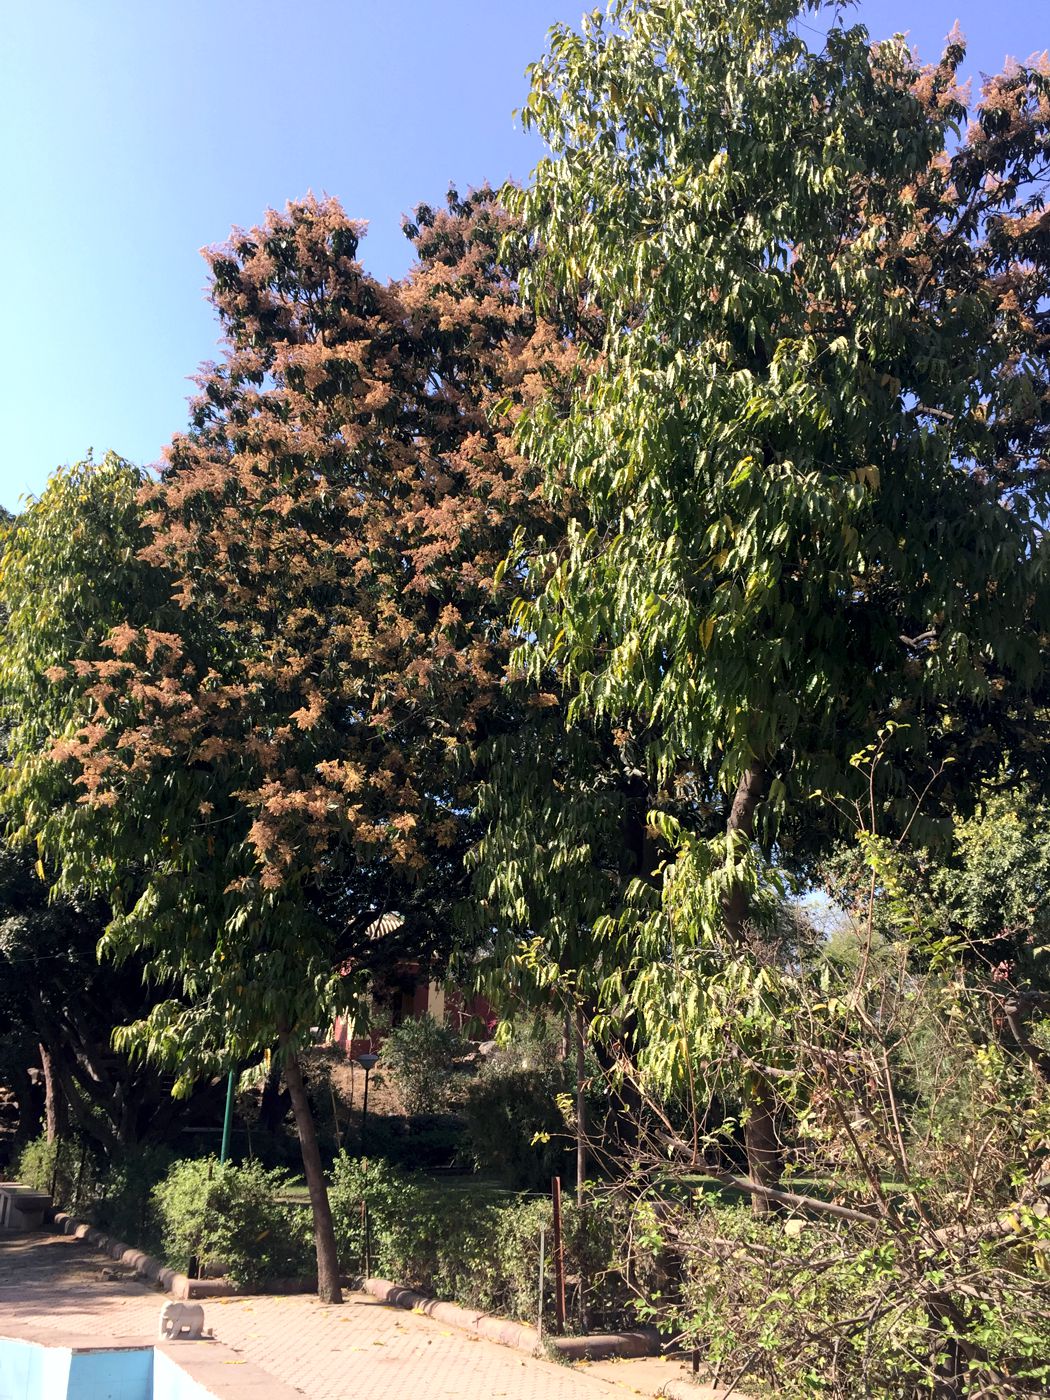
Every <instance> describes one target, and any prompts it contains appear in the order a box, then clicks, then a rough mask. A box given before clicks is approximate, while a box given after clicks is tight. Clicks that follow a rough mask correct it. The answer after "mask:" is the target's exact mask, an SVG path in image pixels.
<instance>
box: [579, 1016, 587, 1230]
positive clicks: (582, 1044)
mask: <svg viewBox="0 0 1050 1400" xmlns="http://www.w3.org/2000/svg"><path fill="white" fill-rule="evenodd" d="M586 1034H587V1018H586V1017H585V1016H584V1014H583V1008H582V1007H579V1006H578V1007H577V1008H576V1204H577V1205H578V1206H582V1205H583V1183H584V1182H585V1181H586V1180H587V1103H586V1099H585V1098H584V1092H583V1085H584V1079H585V1077H586V1047H587V1041H586Z"/></svg>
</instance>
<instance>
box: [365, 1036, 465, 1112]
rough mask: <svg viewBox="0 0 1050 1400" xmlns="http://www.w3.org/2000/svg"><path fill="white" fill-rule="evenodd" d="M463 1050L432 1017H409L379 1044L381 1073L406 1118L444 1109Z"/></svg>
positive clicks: (456, 1040) (456, 1039) (458, 1040)
mask: <svg viewBox="0 0 1050 1400" xmlns="http://www.w3.org/2000/svg"><path fill="white" fill-rule="evenodd" d="M463 1050H464V1046H463V1042H462V1041H461V1040H460V1038H459V1036H458V1035H456V1033H455V1031H452V1030H450V1029H449V1028H448V1026H443V1025H439V1024H438V1022H437V1021H435V1020H434V1018H433V1016H430V1015H427V1016H419V1017H410V1018H409V1019H407V1020H404V1021H402V1022H401V1024H400V1025H399V1026H395V1027H394V1029H393V1030H392V1031H391V1032H390V1034H389V1035H388V1036H387V1038H386V1040H385V1041H384V1042H383V1069H384V1070H386V1071H387V1072H388V1073H389V1074H390V1075H391V1076H392V1077H393V1079H394V1082H395V1083H396V1085H397V1089H398V1093H399V1094H400V1095H401V1101H402V1103H403V1104H404V1108H405V1112H406V1113H407V1114H409V1116H412V1115H414V1114H418V1113H438V1112H440V1111H441V1109H443V1108H444V1107H445V1105H446V1104H447V1103H448V1097H449V1089H450V1087H451V1083H452V1074H453V1070H454V1069H455V1062H456V1059H457V1057H458V1056H460V1055H462V1054H463Z"/></svg>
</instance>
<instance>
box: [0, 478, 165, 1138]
mask: <svg viewBox="0 0 1050 1400" xmlns="http://www.w3.org/2000/svg"><path fill="white" fill-rule="evenodd" d="M144 479H145V478H144V475H143V473H142V472H140V471H139V470H138V468H136V467H133V466H132V465H131V464H130V463H128V462H125V461H123V460H122V459H121V458H119V457H117V456H116V455H115V454H113V453H107V454H106V456H105V457H104V458H103V460H102V461H101V462H97V463H96V462H94V461H93V460H92V459H91V458H88V459H87V460H86V461H83V462H79V463H77V464H75V465H74V466H72V467H69V468H64V469H61V470H59V471H58V472H56V473H55V474H54V476H53V477H52V478H51V480H50V482H49V483H48V486H47V488H46V489H45V491H44V492H43V494H42V495H41V496H40V497H39V498H38V499H34V500H31V501H30V502H29V503H28V504H27V506H26V507H25V509H24V511H23V512H22V514H21V515H20V516H19V517H18V518H17V519H14V520H12V521H10V522H9V524H8V526H7V529H6V530H5V533H4V539H3V544H2V551H0V615H2V617H3V630H2V637H0V727H2V732H3V741H2V742H3V747H4V751H5V757H6V759H7V763H6V765H5V768H4V770H3V791H2V800H3V812H4V817H5V821H6V825H7V828H8V832H9V834H10V835H11V836H12V837H13V840H14V843H15V844H14V846H13V847H8V846H5V847H3V848H0V997H2V1000H3V1006H4V1018H5V1021H6V1022H7V1024H8V1028H9V1029H8V1035H9V1036H12V1037H14V1039H15V1042H16V1044H15V1045H14V1046H13V1047H12V1053H11V1060H12V1066H11V1067H12V1070H13V1072H15V1073H16V1074H17V1075H18V1077H19V1078H20V1079H21V1080H22V1087H23V1090H24V1088H25V1080H24V1073H25V1069H26V1066H27V1065H29V1064H30V1063H32V1061H33V1060H35V1059H36V1058H37V1056H38V1054H39V1057H40V1058H41V1060H42V1062H43V1072H44V1079H45V1083H46V1088H47V1124H48V1131H49V1134H54V1133H55V1132H56V1131H58V1130H59V1129H61V1128H62V1127H64V1126H65V1125H66V1124H67V1123H71V1124H72V1125H73V1126H75V1128H76V1130H77V1131H78V1132H79V1133H81V1134H82V1135H83V1136H84V1137H85V1138H86V1139H87V1140H89V1141H91V1142H92V1143H93V1144H94V1145H95V1147H96V1148H97V1149H98V1150H100V1151H102V1152H105V1153H107V1154H109V1155H113V1154H115V1153H116V1152H117V1151H118V1150H120V1149H122V1148H125V1147H127V1146H128V1145H130V1144H133V1143H135V1142H136V1141H137V1140H138V1139H139V1137H140V1135H141V1134H142V1132H143V1131H144V1129H145V1127H146V1126H147V1125H148V1126H149V1128H150V1130H151V1131H153V1132H154V1133H160V1134H163V1133H164V1132H165V1131H166V1130H170V1129H171V1128H172V1126H173V1125H174V1123H175V1121H176V1119H177V1117H178V1116H179V1114H180V1112H182V1111H183V1105H180V1104H176V1103H174V1102H172V1100H171V1097H170V1093H169V1092H168V1091H169V1089H170V1080H168V1081H165V1080H164V1079H163V1078H162V1077H161V1076H158V1075H157V1073H156V1072H155V1071H154V1070H152V1069H149V1070H147V1069H145V1068H144V1067H143V1066H141V1065H137V1066H136V1065H134V1064H132V1063H131V1062H130V1061H129V1059H128V1058H127V1056H125V1055H123V1054H120V1053H114V1051H113V1048H112V1046H111V1044H110V1040H111V1036H112V1032H113V1030H114V1028H115V1027H116V1026H117V1025H119V1024H120V1022H121V1021H122V1020H126V1019H131V1018H132V1017H134V1016H138V1015H141V1014H142V1008H143V1004H144V1001H148V998H149V995H150V990H151V989H150V988H149V987H148V986H146V987H144V981H145V977H144V973H145V968H144V966H143V963H142V961H141V960H139V959H136V958H131V959H129V960H128V962H127V963H126V965H125V966H123V967H121V968H119V969H113V968H110V969H107V970H105V971H102V970H100V968H99V966H98V959H97V956H96V945H97V944H98V941H99V939H100V937H101V936H102V934H103V932H104V930H105V928H106V925H107V923H108V921H109V917H110V910H109V908H108V906H107V905H106V903H105V902H104V900H102V899H100V898H99V897H98V896H97V895H94V894H92V892H91V889H90V888H89V886H88V884H86V883H83V884H78V883H76V882H75V881H71V882H69V884H68V887H67V889H66V892H65V893H64V894H62V895H56V894H55V892H54V891H53V890H52V888H51V886H50V883H49V880H48V874H49V871H48V870H47V869H46V868H45V865H44V861H43V860H42V859H41V860H36V861H35V862H34V858H33V854H32V853H31V852H30V851H26V850H24V849H19V847H20V846H24V845H25V844H26V843H27V842H29V843H31V842H32V840H33V838H34V837H35V835H36V833H37V832H38V831H39V830H40V829H41V827H42V826H44V825H46V823H47V822H48V821H49V820H50V819H51V818H53V817H54V816H55V815H56V814H59V813H63V812H67V810H68V809H69V804H70V803H71V801H72V799H74V798H75V796H76V794H75V791H74V789H73V788H72V787H71V785H70V783H69V781H68V779H67V778H66V777H65V776H64V775H63V774H62V773H61V771H60V770H58V769H56V767H55V766H54V765H53V764H52V763H50V762H49V758H48V756H49V751H50V749H51V746H52V745H53V744H54V743H55V742H56V741H60V740H61V739H63V738H66V737H68V736H69V735H70V734H71V733H73V732H75V730H76V728H77V726H78V725H79V724H80V723H81V721H82V719H83V718H84V714H85V711H84V708H83V705H84V699H85V697H84V696H83V694H82V690H81V683H80V679H79V678H78V676H77V671H78V669H79V671H80V672H81V673H87V672H89V671H90V670H91V667H92V665H93V664H94V663H95V662H97V661H100V660H101V659H102V658H103V657H104V655H105V653H104V651H103V642H104V640H105V638H106V636H107V634H108V632H109V630H110V628H111V627H112V626H113V624H114V623H115V622H116V621H118V620H121V619H126V618H127V617H128V616H129V609H130V610H132V611H131V615H133V616H137V617H139V618H146V617H155V616H156V615H157V609H158V607H159V606H160V605H161V602H162V600H163V598H164V596H165V593H166V587H165V583H164V580H163V578H160V577H158V576H157V575H156V571H155V570H153V569H152V568H150V567H149V566H146V565H144V564H143V563H142V562H141V561H140V560H139V559H138V558H137V554H138V551H139V549H140V548H141V547H142V545H143V543H144V542H145V538H146V536H145V532H144V530H143V527H142V522H141V516H140V511H139V507H138V503H137V502H138V494H139V492H140V490H141V488H142V485H143V482H144ZM135 610H137V611H135ZM70 816H71V818H72V820H74V821H76V812H75V804H74V810H73V811H72V812H70ZM120 879H121V882H122V883H123V885H124V887H125V888H129V889H131V888H134V887H135V885H136V883H140V882H139V875H138V872H136V871H135V870H134V869H132V868H129V867H124V868H123V869H122V870H121V874H120ZM91 883H92V884H93V885H94V887H95V888H96V889H100V888H102V886H103V885H104V884H105V881H104V880H100V879H97V878H96V879H94V880H93V881H92V882H91ZM16 1058H17V1061H18V1063H17V1064H16V1063H14V1061H15V1060H16Z"/></svg>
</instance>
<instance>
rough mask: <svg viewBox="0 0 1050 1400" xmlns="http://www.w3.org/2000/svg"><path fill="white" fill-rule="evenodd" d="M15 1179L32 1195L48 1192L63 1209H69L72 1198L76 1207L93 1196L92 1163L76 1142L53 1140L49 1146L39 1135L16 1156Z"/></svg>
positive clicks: (92, 1159) (93, 1173)
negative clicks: (31, 1188) (27, 1187)
mask: <svg viewBox="0 0 1050 1400" xmlns="http://www.w3.org/2000/svg"><path fill="white" fill-rule="evenodd" d="M81 1163H83V1169H81ZM15 1175H16V1176H17V1177H18V1180H19V1181H21V1182H23V1183H24V1184H25V1185H26V1186H32V1187H33V1189H34V1190H35V1191H50V1192H51V1193H52V1197H53V1199H54V1203H55V1205H56V1206H58V1207H60V1208H62V1209H69V1207H70V1206H71V1205H72V1204H73V1200H74V1197H78V1203H79V1202H87V1201H89V1200H90V1199H91V1198H92V1196H93V1195H94V1190H95V1177H96V1168H95V1161H94V1158H93V1156H92V1154H91V1152H90V1151H87V1152H85V1149H84V1145H83V1143H82V1142H81V1141H80V1140H79V1139H78V1138H55V1139H54V1140H53V1141H51V1142H49V1141H48V1140H47V1137H46V1136H45V1135H44V1134H41V1135H40V1137H38V1138H34V1139H33V1140H32V1142H27V1143H26V1145H25V1147H23V1148H22V1151H21V1154H20V1155H19V1158H18V1164H17V1167H16V1169H15Z"/></svg>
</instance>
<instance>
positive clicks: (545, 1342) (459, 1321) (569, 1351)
mask: <svg viewBox="0 0 1050 1400" xmlns="http://www.w3.org/2000/svg"><path fill="white" fill-rule="evenodd" d="M362 1287H363V1288H364V1290H365V1292H366V1293H371V1295H372V1296H373V1298H378V1299H379V1301H380V1302H381V1303H386V1304H387V1305H388V1306H390V1307H395V1308H405V1309H407V1310H408V1311H410V1312H420V1313H423V1314H424V1315H425V1316H427V1317H432V1318H433V1319H434V1320H435V1321H436V1322H443V1323H445V1324H446V1326H449V1327H457V1328H459V1329H460V1330H461V1331H463V1332H470V1333H472V1334H473V1335H474V1336H475V1337H483V1338H485V1340H486V1341H490V1342H496V1343H498V1344H499V1345H500V1346H505V1347H516V1348H517V1349H518V1350H519V1351H524V1352H528V1353H529V1355H531V1356H536V1355H542V1353H543V1350H544V1348H545V1347H546V1348H548V1349H550V1350H553V1351H556V1352H559V1353H560V1354H561V1355H562V1356H563V1357H565V1359H566V1360H568V1361H600V1360H603V1359H604V1358H606V1357H610V1356H626V1357H637V1356H658V1355H659V1353H660V1348H661V1341H660V1335H659V1333H658V1332H657V1331H656V1330H655V1329H654V1328H647V1327H640V1328H638V1329H637V1330H636V1331H633V1332H605V1333H598V1334H594V1335H592V1336H588V1337H551V1336H549V1335H548V1336H544V1337H541V1336H540V1333H539V1332H538V1331H537V1329H536V1328H535V1327H531V1326H529V1324H528V1323H526V1322H513V1321H511V1320H509V1319H508V1318H503V1317H491V1316H490V1315H489V1314H488V1313H483V1312H477V1311H475V1310H474V1309H472V1308H464V1307H460V1305H459V1304H458V1303H443V1302H441V1301H440V1299H438V1298H428V1297H427V1296H426V1294H424V1293H417V1292H415V1290H414V1289H411V1288H402V1287H401V1286H400V1284H396V1283H391V1282H390V1281H389V1280H388V1279H383V1278H366V1279H364V1280H363V1281H362ZM691 1400H703V1397H702V1396H698V1397H691Z"/></svg>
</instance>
